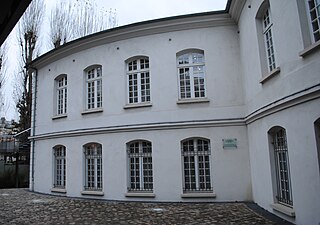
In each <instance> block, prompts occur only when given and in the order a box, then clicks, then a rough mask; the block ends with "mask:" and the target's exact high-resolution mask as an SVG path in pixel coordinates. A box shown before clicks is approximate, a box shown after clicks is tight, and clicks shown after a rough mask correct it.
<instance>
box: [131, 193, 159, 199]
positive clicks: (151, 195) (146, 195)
mask: <svg viewBox="0 0 320 225" xmlns="http://www.w3.org/2000/svg"><path fill="white" fill-rule="evenodd" d="M125 196H126V197H137V198H154V197H156V195H155V194H154V193H144V192H127V193H125Z"/></svg>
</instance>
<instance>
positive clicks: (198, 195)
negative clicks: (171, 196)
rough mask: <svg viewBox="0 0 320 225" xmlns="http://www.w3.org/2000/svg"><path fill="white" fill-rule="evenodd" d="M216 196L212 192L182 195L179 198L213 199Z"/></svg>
mask: <svg viewBox="0 0 320 225" xmlns="http://www.w3.org/2000/svg"><path fill="white" fill-rule="evenodd" d="M215 197H217V195H216V194H215V193H214V192H211V193H207V192H205V193H201V192H199V193H183V194H181V198H215Z"/></svg>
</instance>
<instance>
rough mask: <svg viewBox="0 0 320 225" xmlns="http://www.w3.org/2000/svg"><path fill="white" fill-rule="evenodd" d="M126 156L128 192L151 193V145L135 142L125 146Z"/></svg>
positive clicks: (141, 141)
mask: <svg viewBox="0 0 320 225" xmlns="http://www.w3.org/2000/svg"><path fill="white" fill-rule="evenodd" d="M127 155H128V168H129V170H128V175H129V176H128V180H129V182H128V191H129V192H152V191H153V172H152V144H151V142H149V141H143V140H137V141H132V142H129V143H128V144H127Z"/></svg>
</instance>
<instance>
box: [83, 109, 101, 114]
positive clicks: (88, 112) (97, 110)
mask: <svg viewBox="0 0 320 225" xmlns="http://www.w3.org/2000/svg"><path fill="white" fill-rule="evenodd" d="M99 112H103V109H102V108H98V109H87V110H85V111H83V112H81V115H86V114H91V113H99Z"/></svg>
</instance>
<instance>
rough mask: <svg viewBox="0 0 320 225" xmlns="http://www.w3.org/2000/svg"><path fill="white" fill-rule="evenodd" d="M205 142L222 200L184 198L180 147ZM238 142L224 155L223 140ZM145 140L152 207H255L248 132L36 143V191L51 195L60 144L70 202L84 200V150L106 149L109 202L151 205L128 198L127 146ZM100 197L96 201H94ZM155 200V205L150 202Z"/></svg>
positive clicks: (106, 196) (230, 130)
mask: <svg viewBox="0 0 320 225" xmlns="http://www.w3.org/2000/svg"><path fill="white" fill-rule="evenodd" d="M190 137H204V138H208V139H209V140H210V144H211V177H212V184H213V188H214V192H215V194H216V198H193V199H185V198H181V194H182V164H181V160H182V158H181V147H180V141H182V140H183V139H185V138H190ZM224 138H237V140H238V147H237V148H232V149H223V145H222V139H224ZM137 139H143V140H148V141H150V142H152V160H153V173H154V175H153V179H154V181H153V183H154V194H155V198H152V199H151V200H152V201H250V200H251V199H252V197H251V182H250V180H251V178H250V165H249V161H248V157H249V153H248V147H247V135H246V127H245V126H232V127H210V128H194V129H173V130H156V131H141V132H140V131H137V132H121V133H107V134H99V135H86V136H80V137H69V138H57V139H49V140H43V141H37V142H36V152H35V158H36V164H35V166H36V168H37V169H36V170H35V190H36V191H39V192H44V193H51V191H50V190H51V188H52V184H53V170H52V168H53V150H52V148H53V147H54V146H55V145H57V144H62V145H64V146H66V155H67V156H66V159H67V180H66V183H67V185H66V190H67V193H66V195H67V196H77V197H79V196H81V191H83V186H84V177H83V176H84V156H83V145H84V144H86V143H89V142H97V143H100V144H102V157H103V192H104V196H103V197H99V198H103V199H113V200H148V199H145V198H128V197H125V193H126V192H127V185H128V184H127V176H128V174H127V170H128V165H127V153H126V143H127V142H129V141H132V140H137ZM90 197H94V196H90ZM149 200H150V199H149Z"/></svg>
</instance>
